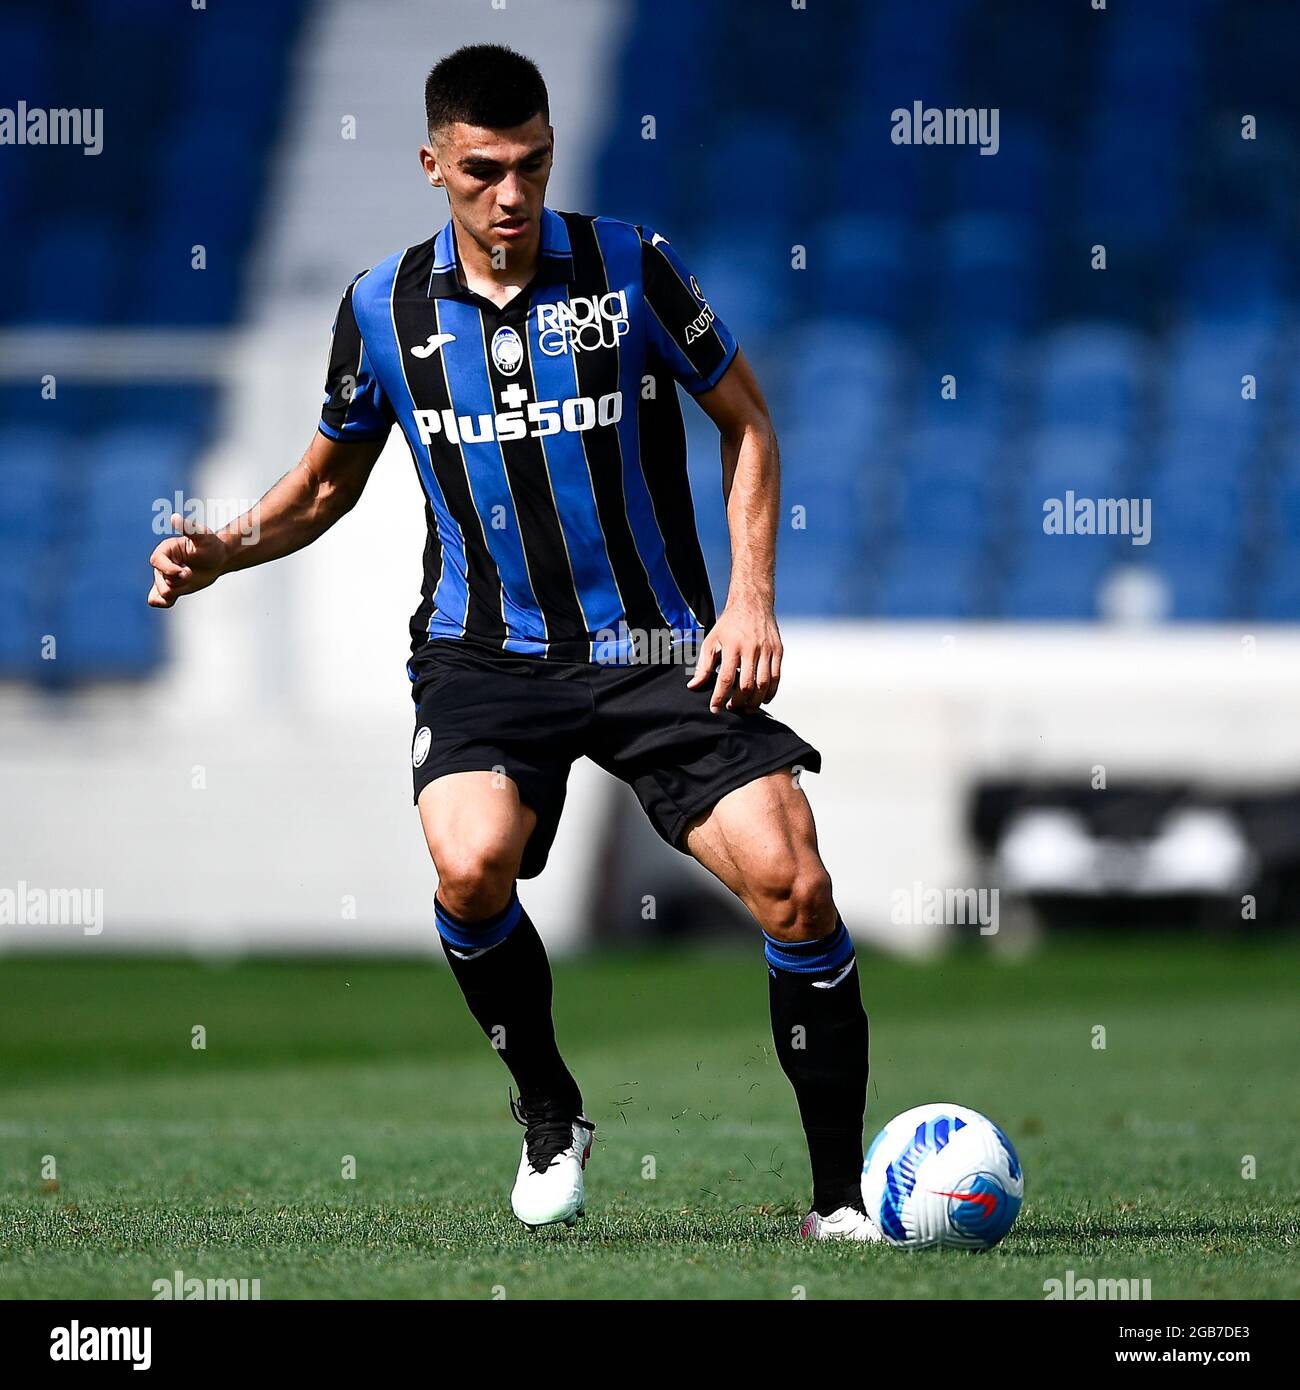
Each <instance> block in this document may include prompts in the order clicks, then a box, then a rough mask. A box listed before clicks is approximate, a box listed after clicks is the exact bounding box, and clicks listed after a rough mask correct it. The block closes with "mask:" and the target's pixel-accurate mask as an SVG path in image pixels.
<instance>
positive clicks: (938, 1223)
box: [862, 1105, 1025, 1250]
mask: <svg viewBox="0 0 1300 1390" xmlns="http://www.w3.org/2000/svg"><path fill="white" fill-rule="evenodd" d="M1024 1193H1025V1180H1024V1177H1023V1175H1022V1174H1021V1171H1020V1160H1019V1159H1018V1158H1017V1157H1016V1151H1015V1149H1013V1148H1012V1147H1011V1141H1010V1140H1009V1139H1008V1138H1007V1136H1006V1135H1005V1134H1003V1133H1002V1131H1001V1130H1000V1129H999V1128H998V1127H997V1125H995V1124H994V1123H993V1121H992V1120H989V1119H986V1118H985V1117H984V1116H983V1115H981V1114H980V1113H979V1111H978V1110H968V1109H967V1108H966V1107H965V1106H964V1105H918V1106H916V1107H915V1108H914V1109H912V1110H905V1111H904V1112H903V1113H902V1114H901V1115H898V1116H896V1117H895V1118H894V1119H892V1120H890V1122H889V1123H888V1124H887V1125H886V1126H885V1127H884V1129H882V1130H881V1131H880V1133H879V1134H877V1135H876V1137H875V1138H874V1139H873V1140H872V1141H871V1147H870V1148H869V1149H868V1150H867V1157H866V1160H865V1162H864V1163H863V1165H862V1196H863V1199H864V1201H865V1202H866V1207H867V1215H868V1216H869V1217H871V1219H872V1220H873V1221H874V1222H875V1223H876V1225H877V1226H879V1227H880V1230H881V1233H882V1234H883V1235H884V1237H885V1239H886V1240H887V1241H888V1242H889V1244H891V1245H901V1246H906V1247H907V1248H908V1249H910V1250H921V1249H924V1248H925V1247H927V1246H931V1245H944V1246H948V1247H949V1248H951V1249H955V1250H987V1249H989V1247H990V1246H994V1245H996V1244H997V1243H998V1241H1000V1240H1001V1239H1002V1237H1003V1236H1004V1235H1006V1233H1007V1232H1008V1231H1009V1230H1010V1229H1011V1224H1012V1222H1013V1221H1015V1219H1016V1214H1017V1213H1018V1212H1019V1211H1020V1203H1021V1201H1022V1200H1023V1199H1024Z"/></svg>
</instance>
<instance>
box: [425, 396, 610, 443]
mask: <svg viewBox="0 0 1300 1390" xmlns="http://www.w3.org/2000/svg"><path fill="white" fill-rule="evenodd" d="M622 418H623V393H622V391H611V392H609V394H608V395H605V396H600V397H599V398H596V397H593V396H570V397H569V399H568V400H567V401H529V402H528V404H527V405H526V406H525V407H524V408H523V409H522V410H503V411H502V412H501V413H500V414H499V415H457V414H455V413H454V412H453V411H451V410H417V411H416V412H415V427H416V429H418V430H419V432H420V439H421V440H422V441H423V442H424V443H425V444H430V443H432V442H433V436H434V435H435V434H441V435H442V437H443V438H444V439H446V440H447V441H448V443H450V444H486V443H488V442H490V441H492V440H496V441H498V442H500V443H506V442H508V441H509V440H511V439H541V438H543V437H544V436H545V435H548V434H559V433H560V431H561V430H567V431H569V432H570V433H576V432H579V431H582V430H592V429H595V428H596V426H597V425H616V424H618V422H619V421H620V420H621V419H622Z"/></svg>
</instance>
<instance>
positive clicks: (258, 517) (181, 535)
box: [149, 434, 384, 608]
mask: <svg viewBox="0 0 1300 1390" xmlns="http://www.w3.org/2000/svg"><path fill="white" fill-rule="evenodd" d="M383 447H384V441H383V440H382V439H380V440H364V441H356V440H345V439H329V438H327V437H326V436H325V435H324V434H317V435H316V437H315V439H313V440H312V442H311V444H310V445H309V446H308V449H307V452H306V453H305V454H304V455H303V456H302V458H301V459H300V460H299V461H298V463H297V465H296V466H295V467H293V468H291V469H290V470H289V471H288V472H287V473H286V474H285V475H284V477H283V478H281V479H280V481H279V482H278V483H276V485H275V486H274V487H273V488H272V489H271V490H270V492H268V493H267V494H266V496H265V497H263V498H262V500H261V501H260V502H258V503H257V505H256V506H255V507H254V508H253V509H252V510H251V511H249V512H245V513H244V515H243V516H241V517H237V518H236V519H235V520H234V521H232V522H231V523H230V524H229V525H228V526H223V527H222V528H221V530H219V531H209V530H206V529H205V528H204V527H202V526H200V525H198V524H197V523H196V522H186V521H183V520H182V518H181V517H180V516H173V517H172V529H173V530H174V531H176V532H177V533H178V534H177V535H174V536H169V537H168V538H167V539H166V540H165V541H162V542H161V543H160V544H159V545H158V547H157V549H155V551H154V553H153V554H152V555H151V556H150V557H149V563H150V564H151V565H152V566H153V572H154V574H153V588H152V589H151V590H150V591H149V605H150V607H152V608H170V607H172V605H173V604H174V603H175V602H176V600H177V599H178V598H180V597H181V595H182V594H192V593H196V592H197V591H198V590H199V589H206V588H207V587H208V585H209V584H212V583H215V582H216V580H218V579H220V578H221V576H222V575H223V574H229V573H231V572H232V571H234V570H243V569H248V568H250V567H251V566H252V565H264V564H266V562H267V561H268V560H278V559H279V558H280V557H281V556H282V555H292V554H293V552H294V551H295V550H301V549H302V548H303V546H305V545H310V544H311V543H312V541H314V540H316V539H317V538H318V537H319V536H323V535H324V534H325V532H326V531H328V530H329V528H330V527H331V526H333V525H334V523H335V522H336V521H338V519H339V518H340V517H342V516H345V515H346V514H347V513H348V512H350V511H351V510H352V508H353V507H354V506H356V503H357V499H358V498H359V497H360V496H361V492H362V489H363V488H364V487H365V485H366V482H367V480H368V479H369V477H370V470H371V469H372V468H374V466H375V461H376V460H377V459H378V458H379V455H380V453H381V452H382V451H383Z"/></svg>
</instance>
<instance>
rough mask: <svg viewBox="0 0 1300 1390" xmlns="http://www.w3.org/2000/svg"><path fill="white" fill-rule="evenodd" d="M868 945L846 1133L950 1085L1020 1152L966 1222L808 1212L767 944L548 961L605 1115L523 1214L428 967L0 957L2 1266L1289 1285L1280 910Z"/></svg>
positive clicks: (454, 1024)
mask: <svg viewBox="0 0 1300 1390" xmlns="http://www.w3.org/2000/svg"><path fill="white" fill-rule="evenodd" d="M860 961H861V966H862V974H863V980H864V994H865V997H866V1000H867V1004H868V1008H869V1011H870V1014H871V1023H872V1082H871V1088H870V1104H869V1111H868V1123H867V1127H868V1136H869V1135H870V1134H871V1133H873V1132H874V1130H875V1128H876V1127H878V1126H879V1125H880V1124H883V1123H884V1121H885V1120H887V1119H888V1118H890V1117H891V1116H892V1115H894V1114H896V1113H897V1112H899V1111H900V1110H904V1109H906V1108H907V1107H909V1106H911V1105H915V1104H919V1103H921V1102H923V1101H930V1100H953V1101H958V1102H960V1103H963V1104H966V1105H971V1106H974V1107H975V1108H977V1109H980V1110H983V1111H985V1112H986V1113H987V1114H989V1115H990V1116H991V1117H992V1118H994V1119H995V1120H997V1121H998V1123H999V1124H1001V1125H1002V1126H1003V1127H1004V1128H1005V1129H1006V1130H1007V1131H1008V1133H1009V1134H1010V1135H1011V1137H1012V1139H1013V1140H1014V1142H1015V1144H1016V1145H1017V1147H1018V1149H1019V1152H1020V1156H1021V1159H1022V1161H1023V1164H1024V1168H1025V1173H1026V1198H1025V1206H1024V1210H1023V1211H1022V1213H1021V1216H1020V1220H1019V1222H1018V1223H1017V1225H1016V1227H1015V1228H1014V1230H1013V1231H1012V1232H1011V1234H1010V1235H1009V1236H1008V1237H1007V1239H1006V1240H1005V1241H1004V1242H1003V1244H1002V1245H1001V1246H999V1247H998V1248H997V1249H996V1250H994V1251H993V1252H991V1253H988V1254H982V1255H970V1254H962V1253H956V1252H945V1251H930V1252H918V1253H910V1252H904V1251H899V1250H892V1249H881V1248H879V1247H846V1246H831V1245H816V1246H814V1245H811V1244H809V1243H806V1242H800V1241H799V1239H798V1238H797V1231H798V1226H799V1222H800V1219H801V1218H802V1216H803V1214H804V1211H805V1209H806V1198H807V1193H808V1173H807V1160H806V1157H805V1155H804V1150H803V1145H802V1139H801V1134H800V1131H799V1128H798V1121H797V1117H796V1113H795V1109H794V1103H793V1098H792V1095H791V1093H790V1090H789V1087H788V1085H787V1083H786V1081H785V1078H784V1076H783V1075H782V1074H781V1072H780V1069H779V1067H778V1066H777V1064H776V1061H775V1059H774V1057H773V1055H772V1050H771V1042H770V1037H769V1034H768V1024H767V983H766V976H765V972H764V967H763V963H762V960H761V957H760V955H759V953H758V952H757V951H756V950H741V951H736V952H728V951H698V950H685V949H684V950H682V951H680V952H675V953H659V952H656V953H638V954H631V955H625V954H607V955H601V956H593V957H589V958H586V959H583V960H580V961H575V962H572V963H562V964H560V965H558V966H557V968H556V990H557V1023H558V1029H559V1033H560V1038H561V1043H562V1045H563V1047H564V1049H565V1052H566V1055H567V1056H568V1058H569V1061H570V1064H571V1065H572V1067H573V1069H574V1071H575V1073H576V1074H577V1076H578V1078H579V1080H580V1081H581V1083H582V1085H583V1088H584V1092H585V1095H586V1099H587V1110H588V1113H589V1114H590V1115H591V1117H592V1118H593V1119H594V1120H595V1121H596V1122H597V1130H596V1144H595V1149H594V1151H593V1155H592V1160H591V1164H590V1166H589V1168H588V1183H587V1213H588V1214H587V1217H586V1219H585V1220H584V1221H583V1222H581V1223H580V1224H579V1225H578V1226H577V1227H576V1228H575V1229H573V1230H565V1229H563V1228H555V1229H551V1230H547V1231H543V1232H538V1233H530V1232H528V1231H525V1230H524V1229H522V1228H521V1227H520V1226H518V1225H517V1224H516V1222H515V1221H514V1218H513V1217H512V1216H511V1214H510V1210H509V1188H510V1184H511V1181H512V1179H513V1176H514V1169H515V1165H516V1163H517V1161H518V1149H519V1142H520V1134H521V1131H520V1130H519V1129H518V1127H517V1126H516V1125H515V1124H514V1123H513V1122H512V1121H511V1120H510V1117H509V1114H508V1110H507V1096H506V1085H507V1077H506V1073H505V1070H504V1068H503V1067H501V1065H500V1062H499V1060H498V1059H497V1058H496V1057H495V1056H494V1055H493V1054H492V1053H491V1051H490V1049H489V1048H488V1046H487V1044H486V1042H485V1041H484V1040H483V1039H482V1038H481V1037H480V1036H479V1034H478V1033H477V1032H476V1030H475V1029H474V1027H473V1025H472V1024H471V1023H470V1021H469V1019H468V1017H467V1015H466V1014H465V1012H464V1009H463V1006H462V1004H461V1001H460V998H459V996H458V994H457V993H456V992H455V987H454V985H453V983H452V981H451V979H450V976H449V974H448V973H447V971H446V970H445V969H443V968H442V967H441V966H440V965H434V964H432V963H430V962H425V961H410V962H397V963H394V962H384V963H374V962H346V963H339V962H302V961H294V962H278V961H277V962H265V961H262V962H250V963H242V964H234V965H223V966H213V965H203V964H197V963H191V962H179V961H146V960H121V959H118V960H98V961H86V960H82V959H76V960H66V959H49V958H45V959H41V958H16V957H8V958H0V1296H2V1297H8V1298H34V1297H56V1298H58V1297H78V1298H98V1297H114V1298H149V1297H151V1296H152V1293H153V1290H152V1285H153V1282H154V1281H155V1280H158V1279H167V1280H169V1281H170V1280H172V1279H173V1277H174V1273H175V1271H177V1270H179V1271H181V1272H182V1276H183V1277H184V1278H187V1279H189V1278H200V1279H207V1278H213V1279H239V1278H247V1279H258V1280H260V1290H261V1297H262V1298H264V1299H267V1298H367V1297H388V1298H429V1297H453V1298H470V1299H491V1298H501V1297H504V1298H508V1299H516V1298H691V1299H708V1298H779V1299H790V1298H797V1297H806V1298H810V1299H825V1298H864V1297H865V1298H881V1297H887V1298H923V1297H945V1298H1002V1297H1010V1298H1032V1299H1041V1298H1042V1297H1043V1295H1044V1284H1045V1281H1047V1280H1051V1279H1062V1280H1064V1279H1065V1278H1066V1276H1067V1272H1068V1271H1071V1270H1072V1271H1073V1273H1074V1279H1075V1281H1076V1282H1077V1281H1079V1280H1083V1279H1089V1278H1092V1279H1097V1278H1105V1279H1149V1280H1150V1281H1151V1284H1150V1287H1151V1295H1152V1297H1154V1298H1157V1299H1159V1298H1173V1297H1192V1298H1200V1297H1214V1298H1258V1297H1266V1298H1282V1297H1290V1298H1294V1297H1295V1296H1296V1295H1297V1293H1300V1276H1298V1275H1297V1265H1296V1254H1297V1230H1298V1228H1300V1203H1298V1202H1297V1192H1300V1120H1298V1118H1297V1099H1296V1097H1297V1088H1296V1078H1297V1072H1298V1070H1300V1069H1298V1067H1297V1062H1298V1061H1300V1042H1298V1038H1297V1033H1298V1030H1297V1017H1298V1010H1297V980H1300V951H1298V950H1297V947H1296V945H1295V944H1294V943H1283V944H1271V945H1259V946H1247V945H1236V946H1233V947H1228V946H1226V945H1222V946H1221V945H1217V944H1215V943H1213V942H1211V941H1207V940H1204V939H1189V938H1179V939H1168V940H1163V941H1158V940H1154V939H1146V940H1141V941H1128V942H1124V943H1122V944H1114V943H1106V944H1100V945H1094V944H1091V943H1088V944H1086V945H1085V944H1082V943H1074V944H1071V943H1066V944H1063V945H1056V946H1052V947H1051V948H1050V949H1047V950H1044V951H1042V952H1040V953H1038V954H1036V955H1032V956H1028V957H1025V958H1021V959H1016V960H1012V959H1001V960H999V959H994V958H990V957H989V956H987V955H985V954H983V953H976V952H974V951H966V952H962V953H959V954H956V955H952V956H949V957H947V958H945V959H944V960H943V961H942V962H941V963H939V964H931V965H924V966H922V965H912V964H904V963H900V962H897V961H893V960H886V959H880V958H876V957H874V956H871V955H868V954H866V953H863V954H862V955H861V957H860ZM196 1028H201V1029H203V1030H204V1034H205V1037H204V1041H205V1043H206V1045H205V1046H204V1047H202V1048H195V1047H194V1046H193V1045H192V1042H193V1039H194V1037H195V1034H194V1031H193V1030H195V1029H196ZM1098 1029H1104V1030H1105V1031H1104V1043H1105V1046H1104V1048H1103V1047H1100V1046H1098V1045H1097V1043H1098V1042H1099V1041H1100V1040H1102V1038H1103V1035H1102V1034H1100V1033H1098V1032H1097V1031H1096V1030H1098ZM51 1164H53V1176H50V1173H51ZM353 1171H354V1174H355V1175H354V1176H346V1174H349V1173H352V1172H353ZM1252 1173H1253V1176H1251V1174H1252Z"/></svg>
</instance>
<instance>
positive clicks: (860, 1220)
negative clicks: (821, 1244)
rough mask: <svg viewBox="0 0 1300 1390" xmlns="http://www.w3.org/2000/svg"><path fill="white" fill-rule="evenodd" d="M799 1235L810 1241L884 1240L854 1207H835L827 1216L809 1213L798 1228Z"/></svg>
mask: <svg viewBox="0 0 1300 1390" xmlns="http://www.w3.org/2000/svg"><path fill="white" fill-rule="evenodd" d="M799 1234H800V1235H801V1236H808V1237H809V1238H810V1239H812V1240H867V1241H872V1242H879V1241H883V1240H884V1236H882V1235H881V1234H880V1227H879V1226H877V1225H876V1223H875V1222H874V1221H873V1220H872V1219H871V1218H870V1217H869V1216H868V1215H867V1214H866V1213H865V1212H861V1211H859V1210H858V1209H857V1208H856V1207H837V1208H836V1210H834V1211H833V1212H831V1214H830V1215H829V1216H822V1215H820V1214H819V1213H818V1212H815V1211H810V1212H809V1213H808V1215H807V1216H805V1217H804V1219H803V1225H802V1226H800V1227H799Z"/></svg>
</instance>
